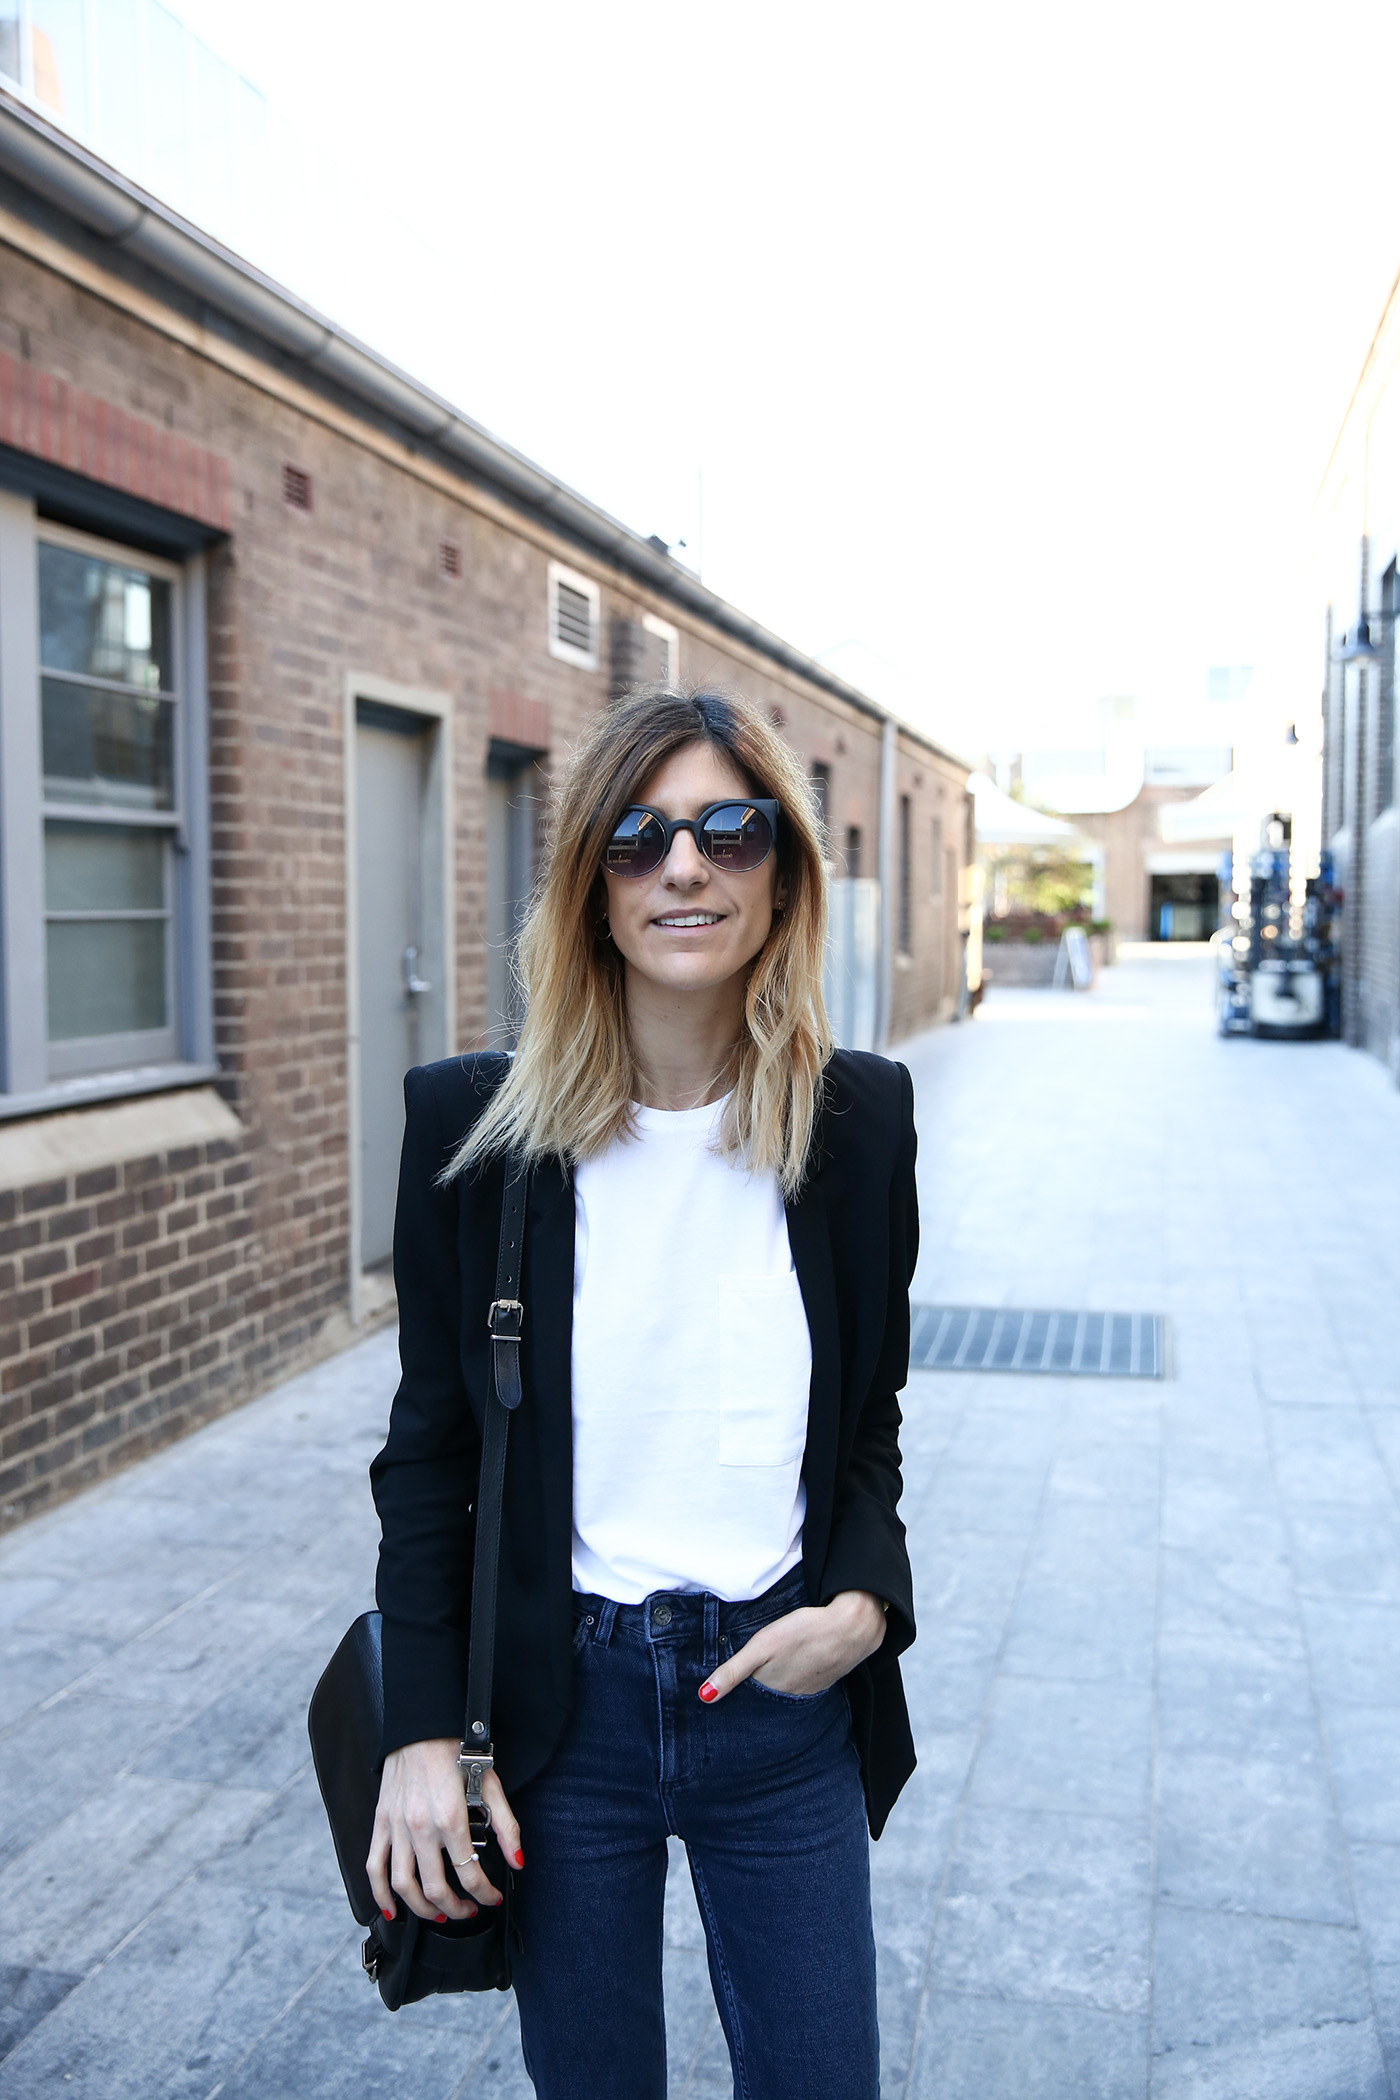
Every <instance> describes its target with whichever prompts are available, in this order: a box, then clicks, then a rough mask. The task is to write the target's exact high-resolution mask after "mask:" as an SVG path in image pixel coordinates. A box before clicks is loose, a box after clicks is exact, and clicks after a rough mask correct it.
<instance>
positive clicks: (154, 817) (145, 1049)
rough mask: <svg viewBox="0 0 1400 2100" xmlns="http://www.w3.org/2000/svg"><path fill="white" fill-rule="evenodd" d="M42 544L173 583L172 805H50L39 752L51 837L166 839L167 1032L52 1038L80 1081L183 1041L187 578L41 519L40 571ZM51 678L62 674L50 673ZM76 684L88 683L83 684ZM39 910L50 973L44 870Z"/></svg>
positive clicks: (54, 1049)
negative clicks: (65, 830) (116, 832)
mask: <svg viewBox="0 0 1400 2100" xmlns="http://www.w3.org/2000/svg"><path fill="white" fill-rule="evenodd" d="M44 547H63V548H66V549H68V550H69V551H70V552H72V553H74V554H88V555H91V556H92V557H93V558H94V560H97V561H107V562H111V563H113V564H114V565H116V564H118V563H119V564H120V565H121V566H122V567H124V568H131V569H137V570H139V571H140V572H141V573H142V574H143V575H147V576H151V577H154V578H157V579H159V581H161V582H162V583H168V584H169V586H170V648H171V659H172V661H171V672H172V679H173V682H172V684H171V685H170V686H169V687H168V688H166V687H163V688H162V691H161V697H162V698H164V699H169V700H171V701H172V702H173V703H174V706H173V712H172V716H171V760H172V763H171V774H172V800H171V807H170V808H169V809H168V810H166V809H149V810H146V809H143V810H133V811H125V810H113V809H107V808H104V807H103V806H102V804H100V803H97V804H91V803H84V802H52V803H51V802H50V801H49V800H48V796H47V793H46V791H45V787H44V772H43V749H42V744H41V747H40V755H39V800H40V817H41V820H42V822H43V826H44V831H45V834H46V835H47V830H48V825H49V823H50V821H53V822H56V823H60V824H92V825H95V824H102V825H112V826H113V827H114V828H117V829H120V830H122V831H141V832H146V833H150V832H159V833H161V834H163V836H164V838H165V841H166V845H167V849H168V857H167V858H166V859H165V860H164V862H163V873H164V876H165V904H164V918H165V943H164V945H165V984H166V998H167V1009H166V1011H167V1019H166V1024H165V1026H164V1027H163V1028H143V1029H133V1030H127V1031H123V1032H121V1033H113V1034H111V1035H101V1036H70V1037H64V1038H61V1039H59V1040H54V1039H53V1038H52V1037H50V1038H48V1040H47V1057H48V1076H49V1078H50V1079H51V1080H60V1081H61V1080H64V1079H77V1078H81V1077H85V1076H87V1075H88V1074H89V1073H92V1072H106V1071H111V1070H113V1069H114V1068H116V1069H118V1070H119V1069H121V1068H123V1067H128V1066H132V1065H158V1064H169V1063H171V1062H172V1060H173V1059H174V1058H175V1056H176V1053H177V1050H178V1047H179V1037H180V974H181V972H180V963H181V956H180V952H179V951H180V943H179V940H178V937H177V933H176V919H177V916H178V910H179V900H178V896H177V889H178V880H177V872H176V858H177V855H178V852H179V844H178V842H179V840H180V839H181V837H182V836H185V835H186V833H187V826H186V810H185V805H186V801H187V799H188V781H187V778H186V772H187V768H186V764H185V758H184V749H185V725H184V713H185V656H186V648H185V636H184V633H183V624H184V623H183V617H182V616H183V610H184V606H183V600H184V591H183V578H182V576H181V573H180V567H179V564H178V563H177V562H171V561H165V560H163V559H162V558H161V557H160V556H159V555H155V554H146V553H144V552H142V551H141V550H140V549H139V548H135V547H123V546H121V545H120V544H119V543H118V542H117V541H115V540H108V539H102V538H99V537H98V536H97V534H95V533H89V532H75V531H74V530H73V529H72V528H71V527H70V526H67V525H56V524H54V523H53V522H52V521H51V520H49V519H47V518H39V519H37V520H36V525H35V533H34V553H35V573H36V576H37V573H38V566H39V563H40V561H41V559H42V552H41V550H42V549H43V548H44ZM42 647H43V637H42V630H41V633H40V651H41V653H40V656H39V679H40V736H41V738H42V735H43V679H44V676H45V670H44V662H43V656H42ZM50 675H57V674H53V673H51V674H50ZM76 682H78V683H88V682H90V681H87V680H82V679H79V680H77V681H76ZM39 881H40V913H41V918H42V923H43V929H44V933H43V938H44V948H45V970H46V972H47V953H48V928H49V925H50V918H49V911H48V904H47V899H46V897H45V895H44V887H45V882H46V873H45V870H44V869H43V868H41V869H40V877H39ZM44 989H45V1010H46V1012H47V1003H48V1002H47V992H48V984H47V976H46V979H45V987H44Z"/></svg>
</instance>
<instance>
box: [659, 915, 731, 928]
mask: <svg viewBox="0 0 1400 2100" xmlns="http://www.w3.org/2000/svg"><path fill="white" fill-rule="evenodd" d="M724 917H725V914H724V913H723V912H722V911H668V912H663V913H662V914H661V916H660V917H659V918H656V919H653V920H652V922H651V923H652V925H653V926H664V927H666V928H667V930H668V931H670V932H675V933H693V932H695V931H696V930H697V929H699V930H701V931H703V930H704V928H705V927H707V926H718V925H719V924H720V923H721V921H722V920H723V918H724Z"/></svg>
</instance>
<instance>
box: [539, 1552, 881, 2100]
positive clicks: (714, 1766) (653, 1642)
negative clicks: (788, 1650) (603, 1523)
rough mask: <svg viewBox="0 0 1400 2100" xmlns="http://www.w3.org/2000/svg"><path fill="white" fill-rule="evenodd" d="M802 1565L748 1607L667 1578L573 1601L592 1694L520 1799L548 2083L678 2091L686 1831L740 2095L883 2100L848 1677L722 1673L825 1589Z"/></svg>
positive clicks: (622, 2096) (617, 2090)
mask: <svg viewBox="0 0 1400 2100" xmlns="http://www.w3.org/2000/svg"><path fill="white" fill-rule="evenodd" d="M805 1601H806V1597H805V1593H804V1591H803V1586H802V1578H801V1574H800V1572H799V1573H795V1574H793V1575H790V1576H787V1577H785V1578H784V1580H783V1581H781V1582H780V1583H777V1584H775V1585H774V1587H773V1588H772V1589H771V1590H769V1591H768V1592H767V1593H766V1594H765V1595H764V1596H762V1597H758V1598H755V1599H754V1600H753V1602H752V1603H748V1604H723V1603H721V1602H720V1600H719V1598H717V1597H710V1596H703V1595H698V1594H695V1593H693V1592H685V1591H667V1592H658V1593H657V1594H656V1595H654V1596H651V1597H648V1599H647V1600H646V1602H645V1604H629V1605H619V1604H614V1603H611V1602H609V1601H608V1600H606V1599H604V1598H602V1597H586V1596H576V1597H575V1599H574V1700H573V1712H572V1715H571V1718H570V1721H569V1725H568V1727H567V1729H566V1731H565V1733H564V1737H563V1740H562V1742H561V1743H560V1746H559V1748H558V1750H557V1751H556V1752H555V1755H554V1757H553V1758H552V1760H551V1761H550V1763H549V1765H548V1766H547V1767H546V1768H545V1770H544V1771H543V1772H542V1773H541V1774H540V1776H539V1778H538V1779H535V1780H533V1781H532V1782H531V1784H530V1785H529V1786H528V1787H525V1788H524V1789H522V1791H521V1793H520V1796H519V1798H518V1799H517V1800H516V1801H514V1802H513V1804H512V1805H513V1806H514V1808H515V1810H516V1813H517V1815H518V1816H519V1818H520V1826H521V1844H522V1846H523V1848H524V1853H525V1871H524V1873H523V1874H521V1875H520V1876H519V1878H518V1879H517V1881H516V1892H517V1898H518V1903H519V1911H518V1916H519V1922H520V1932H521V1938H522V1942H523V1948H522V1951H521V1952H520V1953H519V1955H518V1956H517V1958H516V1962H515V1987H516V1997H517V2001H518V2003H519V2007H520V2031H521V2040H522V2043H523V2047H524V2053H525V2065H526V2069H527V2070H528V2071H529V2073H530V2076H531V2078H532V2079H533V2080H534V2085H535V2091H536V2094H537V2095H538V2096H539V2100H665V2094H666V2029H665V2022H664V2019H663V2015H662V2002H661V1940H662V1906H663V1900H664V1896H665V1889H666V1840H667V1837H668V1836H670V1835H672V1834H674V1835H675V1836H677V1837H679V1838H681V1839H682V1840H683V1841H684V1843H685V1847H686V1851H687V1854H688V1856H689V1861H690V1874H691V1879H692V1881H693V1882H694V1884H695V1895H696V1900H697V1902H698V1904H699V1909H700V1916H701V1918H702V1920H703V1922H704V1927H705V1941H706V1946H707V1948H708V1951H709V1961H710V1980H711V1983H712V1985H713V1987H714V1994H715V2002H716V2004H717V2005H718V2007H719V2015H720V2019H721V2021H722V2022H723V2025H724V2032H725V2037H726V2039H727V2041H728V2043H729V2054H730V2061H731V2063H732V2065H733V2069H734V2091H735V2094H736V2095H738V2096H740V2100H838V2096H839V2100H876V2096H877V2095H878V2093H879V2083H880V2080H879V2034H878V2030H877V2026H876V2016H875V1941H874V1935H873V1932H872V1929H871V1922H870V1854H869V1840H868V1838H867V1836H866V1823H865V1805H864V1801H863V1798H862V1794H861V1785H860V1770H859V1764H858V1761H857V1758H856V1753H855V1749H854V1747H853V1746H852V1743H851V1739H850V1712H849V1708H848V1706H847V1703H846V1694H845V1692H844V1690H843V1689H842V1687H841V1686H840V1685H834V1686H833V1687H832V1688H831V1690H829V1691H826V1692H819V1693H816V1694H814V1695H812V1696H810V1697H797V1696H794V1695H793V1694H791V1693H787V1692H775V1691H770V1690H769V1689H768V1688H767V1686H765V1685H761V1684H756V1683H754V1682H753V1681H752V1680H751V1679H750V1680H749V1681H748V1682H746V1683H744V1684H741V1685H739V1686H738V1687H737V1688H736V1689H735V1690H734V1691H732V1692H730V1693H729V1695H728V1696H727V1697H726V1698H724V1699H722V1700H720V1701H719V1703H718V1705H716V1706H713V1707H711V1706H706V1705H704V1704H703V1703H702V1702H701V1700H700V1698H699V1697H698V1693H699V1689H700V1686H701V1685H702V1684H703V1683H704V1681H705V1678H706V1676H707V1675H708V1673H709V1672H710V1671H711V1670H713V1669H715V1668H716V1667H717V1666H718V1664H719V1663H721V1662H722V1661H724V1659H725V1658H726V1657H727V1656H729V1655H731V1654H732V1653H733V1652H734V1651H735V1650H736V1649H738V1648H740V1647H742V1646H743V1644H744V1642H745V1641H746V1640H747V1639H748V1638H749V1636H750V1634H752V1633H755V1632H756V1631H757V1630H758V1628H759V1627H760V1626H763V1625H766V1624H767V1623H768V1621H769V1620H770V1619H776V1618H779V1617H781V1616H782V1615H783V1614H784V1613H785V1612H789V1611H792V1610H794V1609H796V1607H797V1606H798V1605H800V1604H803V1603H805Z"/></svg>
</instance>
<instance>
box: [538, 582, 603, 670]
mask: <svg viewBox="0 0 1400 2100" xmlns="http://www.w3.org/2000/svg"><path fill="white" fill-rule="evenodd" d="M561 584H563V585H565V586H566V587H567V588H568V589H569V590H571V591H577V592H578V594H579V596H580V597H582V598H586V599H587V600H588V605H589V631H590V633H591V635H592V638H593V639H592V646H591V648H588V649H579V648H577V647H576V646H575V645H574V643H572V642H566V641H563V640H561V638H560V635H559V586H560V585H561ZM545 621H546V631H547V638H548V642H549V653H550V655H551V656H553V657H557V658H558V660H559V661H560V663H565V664H573V665H574V666H575V667H576V668H577V669H578V670H580V671H596V670H597V668H598V638H599V635H600V634H601V632H602V625H603V593H602V590H601V588H600V586H599V585H598V584H596V583H595V582H594V581H593V578H592V577H591V576H585V575H584V574H583V573H582V571H581V570H579V569H570V568H566V567H565V565H564V563H563V562H560V561H552V562H551V563H550V564H549V579H548V590H547V595H546V601H545Z"/></svg>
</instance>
